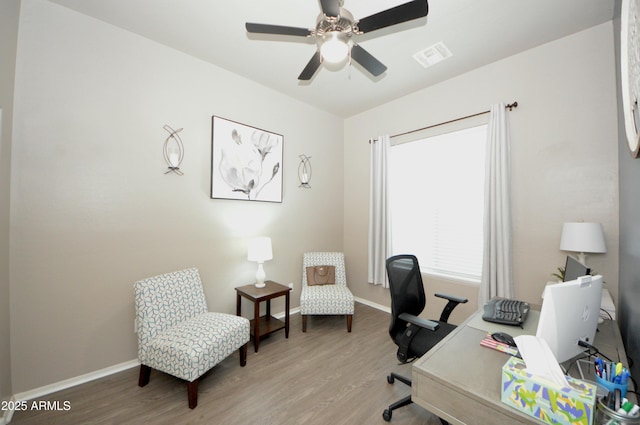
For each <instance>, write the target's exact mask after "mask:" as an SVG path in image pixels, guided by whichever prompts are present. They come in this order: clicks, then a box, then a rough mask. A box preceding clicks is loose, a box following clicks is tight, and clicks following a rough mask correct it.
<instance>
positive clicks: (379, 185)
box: [367, 135, 391, 288]
mask: <svg viewBox="0 0 640 425" xmlns="http://www.w3.org/2000/svg"><path fill="white" fill-rule="evenodd" d="M390 145H391V142H390V139H389V135H385V136H380V137H378V139H377V140H370V142H369V146H370V147H369V149H370V156H369V255H368V264H369V266H368V276H367V278H368V282H369V283H372V284H374V285H382V286H383V287H385V288H388V287H389V282H388V280H387V273H386V261H387V258H388V257H389V256H390V255H391V219H390V213H389V192H388V186H389V177H388V175H387V170H388V158H389V146H390Z"/></svg>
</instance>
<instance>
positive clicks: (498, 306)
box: [482, 298, 529, 326]
mask: <svg viewBox="0 0 640 425" xmlns="http://www.w3.org/2000/svg"><path fill="white" fill-rule="evenodd" d="M527 314H529V303H527V302H524V301H518V300H511V299H507V298H492V299H491V300H489V301H488V302H487V303H486V304H485V305H484V314H483V315H482V319H483V320H485V321H487V322H494V323H500V324H502V325H512V326H522V324H523V323H524V321H525V320H526V319H527Z"/></svg>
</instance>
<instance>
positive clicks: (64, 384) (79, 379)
mask: <svg viewBox="0 0 640 425" xmlns="http://www.w3.org/2000/svg"><path fill="white" fill-rule="evenodd" d="M139 365H140V362H139V361H138V360H137V359H136V360H129V361H127V362H124V363H120V364H117V365H113V366H109V367H105V368H104V369H100V370H96V371H93V372H89V373H85V374H84V375H80V376H76V377H74V378H69V379H65V380H64V381H59V382H55V383H53V384H49V385H45V386H44V387H40V388H35V389H33V390H29V391H25V392H21V393H17V394H15V395H14V398H15V400H16V401H23V400H33V399H34V398H38V397H42V396H45V395H49V394H52V393H55V392H58V391H62V390H66V389H67V388H71V387H75V386H76V385H80V384H85V383H87V382H91V381H94V380H96V379H100V378H104V377H105V376H109V375H113V374H114V373H118V372H122V371H123V370H127V369H131V368H133V367H137V366H139Z"/></svg>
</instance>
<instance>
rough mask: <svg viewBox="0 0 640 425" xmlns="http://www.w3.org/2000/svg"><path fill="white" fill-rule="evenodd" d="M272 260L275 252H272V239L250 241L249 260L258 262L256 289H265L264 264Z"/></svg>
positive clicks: (262, 238)
mask: <svg viewBox="0 0 640 425" xmlns="http://www.w3.org/2000/svg"><path fill="white" fill-rule="evenodd" d="M272 258H273V252H272V250H271V238H269V237H259V238H254V239H251V241H249V250H248V253H247V260H249V261H256V262H257V263H258V270H257V271H256V288H264V286H265V284H264V279H265V277H266V275H265V272H264V268H263V264H264V262H265V261H269V260H271V259H272Z"/></svg>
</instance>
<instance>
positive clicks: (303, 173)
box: [298, 154, 311, 189]
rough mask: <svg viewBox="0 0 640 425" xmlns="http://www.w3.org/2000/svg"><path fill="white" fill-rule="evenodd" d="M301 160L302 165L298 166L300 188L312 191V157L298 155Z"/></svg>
mask: <svg viewBox="0 0 640 425" xmlns="http://www.w3.org/2000/svg"><path fill="white" fill-rule="evenodd" d="M298 157H299V158H300V165H298V179H299V180H300V186H298V187H304V188H306V189H311V186H310V185H309V182H310V181H311V161H309V160H310V159H311V157H310V156H306V155H304V154H303V155H298Z"/></svg>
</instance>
